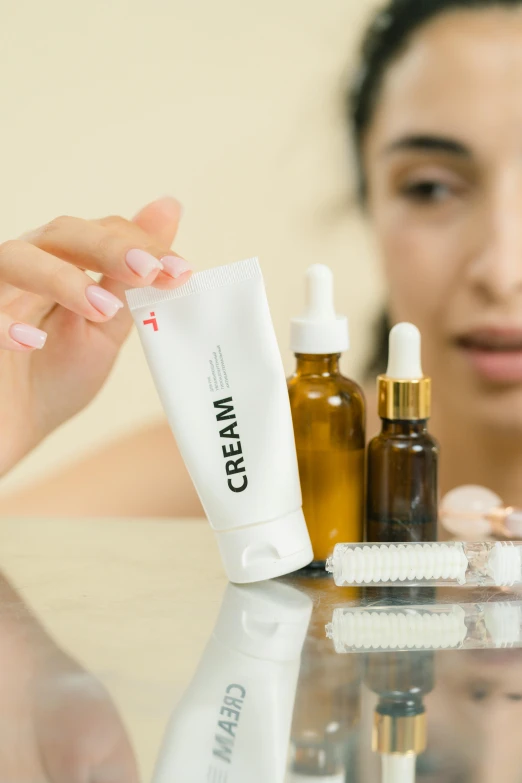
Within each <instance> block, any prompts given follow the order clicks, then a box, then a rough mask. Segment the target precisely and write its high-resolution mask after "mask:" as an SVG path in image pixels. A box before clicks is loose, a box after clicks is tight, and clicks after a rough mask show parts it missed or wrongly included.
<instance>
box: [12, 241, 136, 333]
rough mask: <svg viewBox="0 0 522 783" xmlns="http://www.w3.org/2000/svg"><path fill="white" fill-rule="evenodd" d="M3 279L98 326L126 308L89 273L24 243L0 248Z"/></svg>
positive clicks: (13, 243)
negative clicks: (97, 283)
mask: <svg viewBox="0 0 522 783" xmlns="http://www.w3.org/2000/svg"><path fill="white" fill-rule="evenodd" d="M0 280H2V281H3V282H4V283H8V284H10V285H13V286H16V287H17V288H19V289H21V290H23V291H28V292H30V293H33V294H38V295H40V296H42V297H45V298H46V299H50V300H52V301H53V302H56V303H57V304H60V305H62V306H63V307H65V308H67V309H68V310H71V312H73V313H76V314H77V315H80V316H83V317H84V318H87V319H88V320H90V321H94V322H96V323H101V322H105V321H107V319H110V318H112V317H113V316H114V315H116V313H117V312H118V311H119V310H120V309H121V308H122V307H123V302H122V301H121V300H120V299H119V298H117V297H116V296H114V294H112V293H111V292H109V291H107V290H106V289H104V288H103V287H101V286H99V285H96V283H95V282H94V281H93V280H92V278H91V277H89V275H87V274H85V272H82V271H81V270H80V269H77V268H76V267H74V266H71V265H70V264H68V263H66V262H65V261H62V260H61V259H60V258H56V256H53V255H51V254H50V253H46V252H45V251H43V250H40V248H38V247H35V246H34V245H31V244H29V243H27V242H23V241H22V240H13V241H10V242H5V243H4V244H2V245H0ZM11 336H12V335H11ZM33 347H38V346H33ZM40 347H41V346H40Z"/></svg>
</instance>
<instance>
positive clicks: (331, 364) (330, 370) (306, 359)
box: [295, 353, 341, 375]
mask: <svg viewBox="0 0 522 783" xmlns="http://www.w3.org/2000/svg"><path fill="white" fill-rule="evenodd" d="M295 358H296V359H297V366H296V368H295V372H296V375H339V373H340V372H341V371H340V369H339V360H340V358H341V354H340V353H326V354H309V353H296V355H295Z"/></svg>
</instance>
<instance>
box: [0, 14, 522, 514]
mask: <svg viewBox="0 0 522 783" xmlns="http://www.w3.org/2000/svg"><path fill="white" fill-rule="evenodd" d="M350 112H351V118H350V119H351V120H352V121H353V126H354V132H355V142H356V151H357V158H358V163H359V171H360V194H361V201H362V205H363V208H364V210H365V211H366V213H367V215H368V217H369V218H370V220H371V221H372V222H373V225H374V227H375V231H376V234H377V238H378V241H379V244H380V248H381V251H382V258H383V264H384V271H385V276H386V280H387V284H388V314H389V321H391V322H395V321H402V320H408V321H412V322H414V323H415V324H417V325H418V326H419V328H420V329H421V331H422V333H423V340H424V366H425V371H426V373H427V374H429V375H431V376H432V377H433V379H434V387H435V399H434V413H433V420H432V425H431V429H432V431H433V432H434V433H435V434H436V435H437V437H438V438H439V440H440V441H441V446H442V454H443V458H442V476H441V488H442V491H446V490H448V489H449V488H451V487H453V486H458V485H460V484H464V483H477V484H483V485H485V486H488V487H490V488H491V489H493V490H494V491H496V492H497V493H498V494H499V495H500V496H501V497H502V498H503V499H504V500H505V502H506V503H509V504H512V505H520V506H522V220H521V216H522V0H498V1H497V2H495V0H390V1H389V3H388V5H387V7H386V8H385V9H384V10H383V11H382V12H380V13H379V14H378V15H377V17H376V18H375V20H374V22H373V24H372V26H371V28H370V30H369V31H368V32H367V35H366V38H365V42H364V45H363V51H362V62H361V65H360V68H359V72H358V75H357V77H356V80H355V85H354V87H353V89H352V93H351V102H350ZM178 217H179V213H178V208H177V206H176V205H175V204H174V203H173V202H160V203H157V204H154V205H150V206H149V207H148V208H147V209H146V210H144V212H143V213H141V215H139V216H138V217H137V218H136V219H135V221H134V223H132V224H129V223H126V222H124V221H122V220H121V219H119V220H116V219H108V220H105V221H98V222H93V223H89V224H86V223H81V224H80V223H77V222H71V221H70V219H62V220H60V221H58V222H56V223H54V224H51V226H50V227H47V228H46V229H45V230H41V231H40V232H36V233H35V234H34V235H32V236H30V237H28V238H26V241H27V242H29V245H25V246H24V250H25V251H26V252H25V253H24V252H22V254H21V257H22V258H23V263H21V262H20V261H19V260H18V259H17V251H18V250H22V248H19V245H17V243H7V245H4V246H3V248H2V252H1V254H0V255H1V259H2V260H1V261H0V274H1V275H2V278H3V279H4V280H5V282H6V286H5V289H6V291H5V293H3V295H2V298H3V300H4V301H7V307H5V306H3V307H2V309H3V310H4V312H5V313H7V316H3V325H4V332H3V333H4V339H3V342H2V345H3V347H5V348H7V349H9V348H13V345H12V342H9V341H8V339H7V338H6V337H5V335H6V328H7V330H8V329H9V328H10V329H11V330H13V327H12V326H11V327H9V324H8V322H7V321H6V320H5V318H6V317H9V313H10V309H9V308H11V307H12V302H11V299H10V298H9V297H10V296H11V294H10V292H11V291H12V290H13V289H12V288H11V286H12V285H15V286H17V289H22V290H30V291H31V292H33V293H32V295H31V297H32V298H31V301H33V302H34V305H33V307H34V309H33V311H32V313H31V318H32V323H40V325H41V324H42V323H43V325H44V326H45V324H46V323H47V322H48V323H49V334H50V339H49V344H48V346H47V347H46V350H45V352H43V353H42V354H39V353H37V354H34V353H33V354H31V353H27V351H26V349H22V350H23V352H22V353H20V350H19V348H17V351H18V352H16V353H11V354H8V353H7V352H6V353H4V355H3V356H2V357H1V361H2V362H3V363H4V365H5V368H4V371H3V372H2V373H1V374H0V377H1V378H2V387H1V388H2V394H3V398H2V400H1V405H2V410H3V411H4V418H5V419H6V421H5V422H4V438H3V442H4V444H8V447H9V448H8V450H7V455H6V454H5V453H4V456H3V465H2V469H3V470H4V471H5V470H6V469H7V468H8V467H10V466H11V465H12V464H14V462H16V460H17V459H19V458H20V457H21V456H22V455H23V454H24V453H26V452H27V451H28V450H29V448H32V447H33V446H34V445H36V442H37V441H38V440H39V439H41V438H42V437H43V436H44V435H45V434H46V433H47V432H49V431H50V430H51V429H52V428H54V427H56V426H57V425H58V424H59V423H61V421H63V420H65V419H66V418H67V417H68V416H70V415H72V414H73V413H75V412H76V411H77V410H79V409H80V408H81V407H82V406H83V405H85V404H86V403H87V402H88V400H89V399H90V398H91V397H92V395H93V394H94V393H95V392H96V391H97V389H98V388H99V387H100V385H101V384H102V382H103V380H104V379H105V377H106V375H107V373H108V370H109V368H110V365H111V364H112V361H113V359H114V357H115V355H116V352H117V349H118V347H119V346H120V345H121V342H122V340H123V337H124V336H125V334H126V332H127V330H128V328H129V317H128V315H127V314H125V313H124V312H123V311H122V312H119V311H118V314H117V315H116V316H115V317H114V318H113V319H112V321H109V322H107V318H110V313H109V312H107V313H106V315H104V316H102V315H100V314H99V313H96V314H95V313H94V312H93V311H92V310H91V309H89V311H88V312H87V308H88V305H87V303H86V302H85V301H84V298H82V296H81V292H82V291H84V290H86V289H85V285H86V283H87V281H86V280H85V279H84V277H83V272H80V271H79V270H78V269H76V268H74V267H75V265H77V266H84V265H87V266H88V268H92V269H95V270H96V271H102V272H103V273H104V274H105V275H106V276H107V277H106V278H105V283H104V284H103V285H104V288H105V289H106V290H107V291H109V292H110V293H120V294H121V289H122V288H123V287H124V285H128V284H131V285H141V284H150V283H151V282H154V284H155V285H156V284H160V285H165V286H170V285H176V284H177V283H179V282H184V280H185V279H186V277H185V276H186V275H187V274H188V271H184V272H183V275H182V276H181V277H180V278H179V279H178V280H175V279H172V278H171V279H168V278H167V275H166V274H165V273H164V272H161V273H160V272H158V270H152V269H150V270H147V274H146V275H145V276H144V277H141V278H138V277H137V276H136V274H135V273H132V272H131V271H130V270H128V269H127V268H125V265H124V263H123V256H124V251H125V252H127V250H128V249H130V248H131V244H132V242H135V244H136V243H137V244H138V249H149V250H152V255H153V256H154V257H155V258H157V259H159V258H162V256H164V255H167V254H168V253H169V251H168V247H169V246H170V242H171V241H172V239H173V237H174V235H175V231H176V227H177V220H178ZM100 231H104V232H105V233H104V234H103V236H102V235H100V234H99V232H100ZM138 232H139V238H140V242H141V244H139V243H138ZM148 237H152V240H151V239H149V238H148ZM123 240H124V241H123ZM117 241H120V245H121V247H120V248H118V252H119V255H118V252H115V250H114V245H113V243H115V244H116V243H117ZM148 242H149V243H150V242H152V243H153V244H152V245H150V246H148V245H147V243H148ZM29 250H30V251H31V252H28V251H29ZM45 252H46V253H48V254H51V256H45V257H44V255H43V253H45ZM49 258H51V259H52V264H54V265H55V267H56V273H55V272H54V271H53V269H52V267H50V268H49V272H50V274H48V273H46V274H44V275H43V277H44V281H40V275H41V274H42V273H41V272H40V270H41V269H42V268H43V266H44V265H45V263H47V264H48V265H49V264H51V260H49ZM57 258H59V259H63V260H64V261H66V262H68V263H67V264H63V265H61V266H60V268H58V266H56V265H57V264H58V263H60V264H62V262H61V261H60V262H58V261H57ZM140 258H141V256H140ZM118 259H119V261H118ZM169 263H174V262H172V261H171V262H169ZM176 263H179V262H176ZM13 270H16V274H15V271H13ZM19 270H22V272H24V270H25V274H22V272H20V271H19ZM60 270H61V271H60ZM122 270H123V272H122ZM144 271H146V270H144ZM73 274H74V275H75V280H74V281H73V285H74V286H77V288H75V289H74V290H75V291H76V294H75V295H74V297H72V298H68V297H66V296H65V290H66V288H67V286H68V278H69V276H70V275H73ZM78 275H79V276H81V277H82V281H81V283H80V281H79V278H78ZM29 281H31V285H29ZM8 286H9V287H8ZM17 289H15V290H17ZM34 294H37V295H39V296H44V297H45V300H44V303H43V304H42V305H39V304H37V303H36V302H35V300H34ZM92 296H93V297H94V299H96V297H97V301H98V305H97V304H96V301H94V307H95V308H97V310H100V309H101V310H102V312H103V307H106V309H107V311H108V310H109V309H110V307H111V306H112V308H113V309H114V307H115V306H116V305H115V304H112V305H109V299H108V298H107V297H106V294H103V293H102V292H100V291H97V292H96V293H94V292H93V294H92ZM24 301H25V295H23V296H22V295H20V294H18V299H17V300H16V301H15V305H16V306H20V308H22V303H23V302H24ZM110 301H111V302H112V300H110ZM10 302H11V303H10ZM53 302H58V307H55V308H54V309H52V310H51V311H50V312H49V309H50V307H51V305H52V303H53ZM9 303H10V304H9ZM89 307H90V306H89ZM71 310H72V311H73V312H74V313H75V315H71V312H70V311H71ZM17 312H18V311H17ZM16 317H17V319H18V318H19V317H21V316H19V315H18V314H17V316H16ZM41 318H43V321H41ZM86 319H91V320H90V321H88V320H86ZM100 322H102V323H101V326H100V325H99V324H100ZM16 334H17V332H16V330H15V333H14V335H13V331H11V337H13V336H14V337H15V339H17V338H16ZM26 334H27V333H26ZM22 337H23V334H22ZM51 338H52V339H51ZM19 339H22V338H20V337H19ZM34 339H36V337H35V338H34ZM93 340H96V343H93ZM22 342H23V339H22ZM377 359H378V361H377V364H378V365H379V369H381V366H382V363H383V362H382V360H383V359H384V346H383V347H382V349H381V350H379V352H378V357H377ZM78 373H81V374H80V376H79V377H80V380H81V383H78ZM27 410H29V411H31V416H32V418H31V419H30V420H29V422H27V423H24V417H26V416H27ZM374 410H375V405H374V401H373V398H372V392H370V394H369V411H370V415H371V416H373V415H374V414H373V412H374ZM377 426H378V423H377V421H376V420H375V419H373V420H371V421H370V432H372V431H374V430H375V429H376V427H377ZM6 432H7V438H6ZM6 449H7V446H6ZM6 449H4V452H5V450H6ZM143 453H147V460H143V459H142V458H141V455H142V454H143ZM109 467H110V471H111V485H110V486H105V485H104V482H103V477H104V476H105V475H106V473H107V471H108V469H109ZM115 471H117V473H116V475H115ZM65 487H67V490H65ZM101 487H103V490H102V489H100V488H101ZM2 510H3V511H4V512H6V513H7V512H9V513H40V514H41V513H42V512H44V511H45V512H48V513H54V514H57V513H58V514H59V513H64V514H74V513H76V514H78V513H83V514H96V513H101V514H103V513H105V514H130V515H137V514H138V515H139V514H165V515H176V514H179V515H198V514H200V513H201V510H200V506H199V503H198V500H197V498H196V496H195V493H194V491H193V489H192V487H191V484H190V481H189V479H188V476H187V474H186V471H185V469H184V467H183V465H182V463H181V461H180V458H179V455H178V454H177V452H176V449H175V446H174V443H173V440H172V438H171V435H170V433H169V432H168V430H167V427H166V425H163V424H161V425H158V426H157V427H156V428H153V429H151V430H149V431H147V432H144V433H139V434H137V435H134V436H131V437H129V438H128V439H127V440H126V441H125V442H122V443H117V444H115V445H114V446H112V447H110V448H109V449H107V450H106V451H105V452H103V453H100V454H97V455H95V457H94V458H91V459H89V460H87V461H85V462H83V463H80V464H78V465H76V466H73V467H71V468H70V469H69V470H67V471H65V472H64V473H61V474H60V475H59V476H56V477H55V478H54V479H50V480H49V479H48V480H46V481H45V483H44V484H40V485H37V486H35V487H34V488H33V489H32V490H31V491H29V490H25V491H24V492H23V493H20V495H18V496H14V497H12V498H10V499H6V500H5V501H3V504H2Z"/></svg>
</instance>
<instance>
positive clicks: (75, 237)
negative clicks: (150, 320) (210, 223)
mask: <svg viewBox="0 0 522 783" xmlns="http://www.w3.org/2000/svg"><path fill="white" fill-rule="evenodd" d="M24 239H25V240H27V241H28V242H29V243H31V244H32V245H34V246H36V247H37V248H39V249H40V250H42V251H45V252H46V253H48V254H50V255H54V256H57V257H58V258H60V259H63V260H64V261H68V262H69V263H70V264H73V265H74V266H76V267H79V268H80V269H89V270H91V271H93V272H101V273H102V274H105V275H107V276H108V277H110V278H111V279H112V280H117V281H119V282H120V283H124V284H125V285H126V286H127V287H136V286H145V285H152V284H153V283H155V281H156V278H157V277H158V275H159V273H160V272H161V271H162V270H163V266H164V265H163V264H162V262H161V260H160V259H162V258H164V257H166V259H167V260H166V264H165V275H164V278H166V279H170V281H175V280H176V277H175V276H174V275H173V274H171V271H172V264H173V262H172V260H171V259H172V256H173V254H172V253H171V251H169V249H168V247H165V246H162V245H161V244H159V243H158V242H157V241H156V240H154V238H153V237H150V236H149V235H148V234H147V233H146V232H145V231H144V230H143V229H142V228H140V227H139V226H138V225H137V224H133V223H130V222H129V221H126V220H124V219H123V218H117V217H113V218H106V219H104V220H103V221H88V220H82V219H81V218H75V217H67V216H64V217H59V218H56V219H55V220H52V221H51V222H50V223H48V224H47V225H46V226H43V227H41V228H40V229H38V230H37V231H35V232H33V233H32V234H30V235H26V236H25V237H24ZM174 266H175V265H174ZM166 279H163V281H162V282H163V283H165V282H166Z"/></svg>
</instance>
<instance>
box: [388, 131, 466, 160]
mask: <svg viewBox="0 0 522 783" xmlns="http://www.w3.org/2000/svg"><path fill="white" fill-rule="evenodd" d="M402 150H417V151H419V152H444V153H446V154H450V155H456V156H458V157H459V158H471V157H472V153H471V150H470V149H469V147H467V146H466V145H465V144H463V143H462V142H460V141H456V140H455V139H451V138H449V137H445V136H432V135H428V134H412V135H409V136H401V137H400V138H398V139H396V140H395V141H392V142H391V144H388V145H387V146H386V147H385V148H384V149H383V154H385V155H389V154H390V153H393V152H398V151H402Z"/></svg>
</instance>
